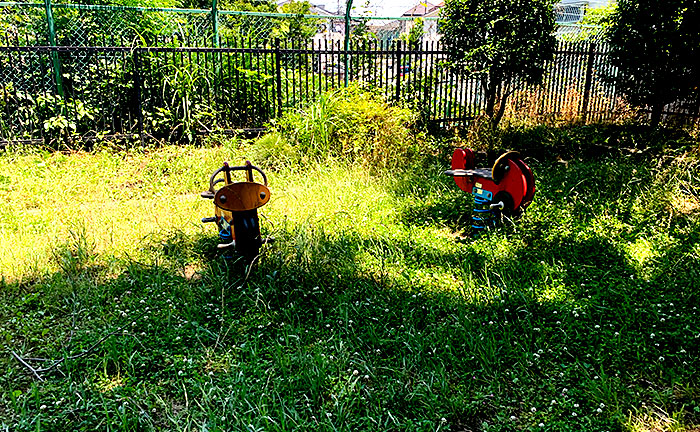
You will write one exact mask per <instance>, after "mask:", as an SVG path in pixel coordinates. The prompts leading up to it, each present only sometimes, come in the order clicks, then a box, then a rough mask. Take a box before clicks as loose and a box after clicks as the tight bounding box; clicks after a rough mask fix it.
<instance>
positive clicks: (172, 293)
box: [0, 141, 700, 431]
mask: <svg viewBox="0 0 700 432" xmlns="http://www.w3.org/2000/svg"><path fill="white" fill-rule="evenodd" d="M249 154H250V147H249V145H247V144H246V143H241V142H238V141H231V142H228V143H225V144H224V145H221V146H215V147H170V146H168V147H163V148H157V149H155V148H154V149H148V150H140V151H137V150H133V151H125V152H108V151H104V152H103V151H94V152H75V153H70V154H60V153H52V154H50V153H42V152H36V151H28V150H24V151H9V152H6V153H4V154H3V155H2V156H0V200H2V201H3V202H4V203H6V204H7V205H4V206H2V207H1V210H0V224H1V225H2V232H1V234H0V251H1V252H2V254H1V256H0V271H2V275H3V282H2V285H0V299H1V300H2V306H0V341H2V343H3V344H4V347H5V351H6V352H7V353H9V352H10V351H15V352H18V353H20V354H21V355H23V356H25V357H27V358H60V357H62V356H64V355H66V354H67V353H68V354H76V353H78V352H81V350H84V349H87V348H89V347H91V346H92V345H93V344H94V343H95V342H97V341H99V340H100V339H101V338H102V337H105V336H107V335H109V334H110V333H111V332H114V335H112V336H109V337H107V338H106V339H105V340H104V342H102V343H101V344H99V345H98V346H96V347H95V348H94V349H93V350H92V351H90V352H89V353H88V354H86V355H84V356H82V357H79V358H76V359H73V360H70V361H66V362H65V364H63V365H61V366H60V367H59V368H56V369H55V370H52V371H50V372H46V373H43V376H44V378H46V380H47V381H46V382H34V381H33V380H32V377H31V375H30V374H29V373H27V372H28V371H27V370H26V369H25V368H23V367H22V366H20V365H19V364H18V363H17V362H16V361H15V360H14V359H13V357H12V356H10V355H9V354H8V355H7V356H5V358H3V359H0V366H1V367H2V371H3V372H1V373H0V383H1V384H2V388H3V390H2V393H0V428H1V427H2V426H3V425H12V426H13V427H14V429H16V430H74V429H79V428H80V427H84V428H86V429H93V430H94V429H104V428H106V427H110V428H114V429H119V428H121V429H122V430H159V429H160V430H202V429H206V430H211V431H214V430H217V431H228V430H265V431H267V430H324V431H325V430H426V431H435V430H455V431H457V430H491V431H511V430H533V431H540V430H543V431H544V430H550V431H566V430H569V431H581V430H590V431H602V430H610V431H613V430H680V431H683V430H692V428H693V427H696V425H698V424H700V415H699V414H697V412H698V411H700V399H699V398H698V394H699V393H698V388H700V384H699V383H698V382H697V373H698V368H697V365H698V358H700V357H699V355H700V354H699V351H698V347H699V346H700V344H699V343H698V341H700V324H698V323H699V322H700V313H698V311H697V307H698V304H699V302H700V299H699V298H698V290H697V287H698V286H700V285H698V281H699V276H698V270H697V269H698V268H699V267H698V264H700V261H699V260H700V253H699V250H700V249H698V244H699V240H700V223H699V221H698V215H696V214H695V213H693V212H692V211H680V210H679V209H675V208H674V207H673V206H672V205H671V204H670V203H673V202H676V201H675V200H676V199H677V198H678V197H682V196H688V194H689V193H691V192H692V191H695V190H697V189H696V188H697V187H698V184H697V182H696V180H695V179H696V178H697V177H696V176H695V172H696V171H697V165H696V163H695V162H694V161H693V160H692V159H687V160H686V161H685V162H684V164H680V165H678V164H676V163H675V162H674V163H668V164H666V165H658V164H657V163H656V162H654V163H651V162H649V161H647V160H644V161H642V162H635V163H633V162H631V161H630V160H629V159H626V158H625V157H602V158H600V159H599V160H593V161H591V160H585V159H584V160H572V161H570V162H569V163H568V165H564V164H560V163H557V162H554V161H550V160H547V159H543V160H539V161H537V160H528V163H530V164H531V166H532V168H533V169H534V171H535V177H536V179H537V195H536V196H535V201H534V202H533V204H532V205H531V206H530V208H529V209H528V211H527V213H526V214H525V215H524V216H523V217H522V218H521V219H519V220H514V221H509V220H506V221H505V222H504V224H503V226H502V227H500V228H498V229H497V230H494V231H493V232H490V233H488V234H486V235H483V236H480V237H479V238H476V239H475V238H472V237H471V236H470V235H469V231H468V225H469V213H468V211H469V206H470V198H469V196H468V195H467V194H465V193H464V192H462V191H460V190H459V189H458V188H457V187H456V186H455V185H454V183H453V182H452V181H451V179H449V178H447V177H445V176H443V175H442V174H441V172H442V170H444V167H445V166H446V165H447V164H448V161H447V160H443V159H433V158H431V157H427V156H426V157H425V160H423V161H418V162H421V164H420V168H419V169H418V168H416V169H406V170H393V171H388V170H386V171H379V172H376V171H375V172H373V173H372V172H369V171H368V170H367V169H366V167H363V166H362V165H361V164H348V163H345V162H344V161H341V160H333V159H329V160H328V161H326V162H325V163H316V162H314V163H307V164H304V165H295V166H289V165H288V164H283V163H279V164H276V163H275V160H274V158H271V159H270V160H269V161H268V162H266V163H265V165H264V166H263V167H262V168H263V169H264V170H265V171H266V172H267V174H268V177H269V180H270V184H269V186H270V189H271V193H272V197H271V200H270V202H269V203H268V204H267V205H266V206H264V207H263V208H261V209H260V214H261V223H262V227H263V231H264V233H265V234H266V235H272V236H274V237H275V238H276V242H275V243H273V244H270V245H264V246H263V248H262V254H261V256H260V257H259V259H258V260H256V262H255V264H254V266H253V267H252V269H248V268H246V267H245V266H244V265H243V264H242V263H241V262H239V261H237V260H235V259H233V260H226V259H223V258H222V257H221V254H220V253H219V252H217V250H216V246H215V245H216V242H217V236H216V229H215V228H214V226H213V225H202V224H201V223H200V218H202V217H205V216H209V215H210V214H211V213H212V211H213V208H212V204H211V202H210V201H206V200H203V199H201V198H200V197H199V192H201V191H202V190H204V189H206V188H207V186H208V185H207V182H208V179H209V175H210V174H211V172H212V171H213V170H215V169H216V168H218V167H219V166H220V165H221V163H222V162H223V161H228V162H230V163H231V164H240V163H243V162H244V161H245V160H246V159H247V158H248V155H249ZM252 162H253V163H256V161H255V160H253V161H252ZM591 173H597V174H598V177H597V178H596V179H597V180H596V179H593V180H592V177H591ZM600 179H605V181H600ZM674 179H675V180H674ZM671 180H674V181H678V182H680V184H682V185H683V187H682V188H678V189H673V190H672V192H671V193H670V195H669V192H668V190H669V189H668V187H667V184H668V182H669V181H671ZM691 196H694V195H692V194H691ZM32 364H34V365H36V366H41V365H46V363H44V362H42V361H39V360H34V361H33V363H32ZM642 402H644V403H645V404H646V405H645V406H647V407H652V406H653V407H655V408H653V409H652V408H649V409H648V410H644V409H642V408H640V406H641V403H642ZM656 407H658V408H656ZM659 412H667V413H673V414H669V415H668V416H669V418H670V419H671V420H673V422H671V423H669V422H667V421H666V420H659V419H657V418H656V417H654V416H655V414H654V413H659ZM81 425H82V426H81ZM644 428H647V429H644ZM655 428H656V429H655ZM673 428H676V429H673ZM14 429H13V430H14Z"/></svg>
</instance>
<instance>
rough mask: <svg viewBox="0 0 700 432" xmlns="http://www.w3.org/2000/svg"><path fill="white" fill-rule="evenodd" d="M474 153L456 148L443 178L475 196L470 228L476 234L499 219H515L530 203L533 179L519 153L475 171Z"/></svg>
mask: <svg viewBox="0 0 700 432" xmlns="http://www.w3.org/2000/svg"><path fill="white" fill-rule="evenodd" d="M475 159H476V158H475V154H474V151H473V150H471V149H462V148H458V149H455V151H454V153H453V154H452V169H450V170H447V171H445V174H446V175H449V176H452V177H454V180H455V183H457V186H459V188H460V189H462V190H463V191H465V192H469V193H471V194H472V195H473V196H474V207H473V209H472V229H473V231H474V233H475V234H476V235H478V234H479V233H480V232H481V231H483V230H485V229H488V228H493V227H495V226H496V224H497V223H498V222H499V221H500V220H501V216H502V215H505V216H508V217H516V216H519V215H520V214H522V212H523V211H524V210H525V209H526V208H527V206H529V205H530V203H531V202H532V197H533V196H534V195H535V178H534V177H533V176H532V171H531V170H530V167H528V166H527V165H526V164H525V162H523V160H522V158H521V157H520V154H519V153H518V152H514V151H511V152H507V153H504V154H503V155H501V157H499V158H498V159H497V160H496V162H495V163H494V164H493V167H492V168H491V169H489V168H476V162H475Z"/></svg>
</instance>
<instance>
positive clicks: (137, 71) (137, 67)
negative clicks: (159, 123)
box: [133, 48, 143, 144]
mask: <svg viewBox="0 0 700 432" xmlns="http://www.w3.org/2000/svg"><path fill="white" fill-rule="evenodd" d="M139 52H140V49H139V48H136V49H135V50H134V54H133V56H134V90H135V95H136V111H137V112H136V116H137V122H138V130H139V141H141V144H143V107H142V106H141V62H140V59H139Z"/></svg>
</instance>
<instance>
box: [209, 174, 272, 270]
mask: <svg viewBox="0 0 700 432" xmlns="http://www.w3.org/2000/svg"><path fill="white" fill-rule="evenodd" d="M232 171H245V176H246V181H241V182H233V181H232V180H231V172H232ZM253 171H257V172H258V173H259V174H260V176H262V180H263V184H260V183H256V182H255V181H254V180H253ZM219 183H223V186H222V187H221V188H220V189H216V185H218V184H219ZM202 198H206V199H210V200H213V201H214V216H213V217H207V218H203V219H202V222H203V223H209V222H216V225H217V226H218V228H219V239H220V240H221V243H219V245H218V246H217V247H218V248H219V249H230V248H233V249H235V250H236V252H238V253H239V254H240V255H242V256H243V257H244V258H245V259H246V260H247V261H248V262H250V261H252V260H253V259H254V258H255V257H256V256H257V255H258V253H259V251H260V246H261V245H262V244H263V243H268V242H270V241H271V240H270V239H263V238H262V237H261V236H260V221H259V220H258V208H260V207H262V206H264V205H265V204H267V202H268V201H269V200H270V189H268V188H267V176H265V173H264V172H262V170H261V169H260V168H258V167H256V166H253V165H252V164H251V163H250V162H249V161H246V163H245V165H243V166H234V167H231V166H229V165H228V163H227V162H224V165H223V166H222V167H221V168H219V169H217V170H216V171H214V173H213V174H212V175H211V178H210V179H209V190H207V191H205V192H202Z"/></svg>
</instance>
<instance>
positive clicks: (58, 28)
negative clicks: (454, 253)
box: [0, 1, 603, 47]
mask: <svg viewBox="0 0 700 432" xmlns="http://www.w3.org/2000/svg"><path fill="white" fill-rule="evenodd" d="M582 4H583V3H582ZM584 10H585V9H584V8H583V7H582V6H581V5H578V4H567V5H566V6H557V7H556V8H555V11H554V12H555V16H556V19H557V22H558V23H559V27H558V29H557V31H556V34H557V36H558V37H560V38H561V39H563V40H585V41H587V42H596V43H600V42H601V39H602V36H603V32H602V28H600V27H596V26H581V25H577V24H576V21H578V20H580V18H581V16H582V14H583V13H584ZM349 19H350V21H349V23H347V24H348V27H349V28H350V33H351V34H350V35H348V37H352V38H353V39H361V40H376V41H382V42H391V41H393V40H396V39H399V38H400V37H401V35H402V34H408V33H409V32H410V31H411V29H412V28H413V27H414V26H415V25H421V26H422V27H423V28H422V31H421V32H420V33H421V40H422V41H423V42H430V41H437V40H439V38H440V34H439V31H438V30H439V28H438V27H439V18H438V17H437V16H426V17H420V18H419V19H417V18H416V17H410V16H403V17H376V16H361V17H358V16H351V17H349ZM345 20H346V17H345V16H342V15H332V14H327V15H320V14H289V13H270V12H251V11H227V10H218V9H217V8H216V7H215V3H213V5H212V8H210V9H174V8H145V7H125V6H106V5H77V4H51V2H50V1H49V2H47V3H20V2H0V45H4V46H35V45H46V46H51V45H54V46H108V45H111V46H190V47H212V46H214V47H215V46H219V44H220V43H222V44H227V43H228V42H229V41H234V40H235V41H245V42H246V44H248V45H251V46H265V45H270V44H271V41H273V40H274V39H275V38H279V39H282V40H285V39H287V40H289V41H299V40H313V41H327V42H329V43H331V42H337V41H343V40H344V39H345V37H346V35H345V29H346V22H345ZM238 44H239V45H240V42H238Z"/></svg>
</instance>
